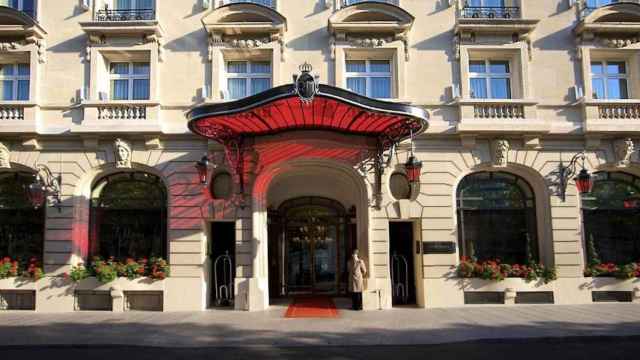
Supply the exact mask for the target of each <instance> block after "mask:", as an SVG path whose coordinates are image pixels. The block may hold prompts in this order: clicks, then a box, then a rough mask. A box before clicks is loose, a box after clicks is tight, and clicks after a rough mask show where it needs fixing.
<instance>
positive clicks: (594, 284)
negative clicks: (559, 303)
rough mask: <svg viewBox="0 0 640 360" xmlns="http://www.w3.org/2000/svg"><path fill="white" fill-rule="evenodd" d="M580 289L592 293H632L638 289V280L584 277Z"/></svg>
mask: <svg viewBox="0 0 640 360" xmlns="http://www.w3.org/2000/svg"><path fill="white" fill-rule="evenodd" d="M584 280H585V282H584V283H583V284H582V285H581V287H583V288H586V289H590V290H593V291H633V290H634V289H635V288H640V278H633V279H624V280H623V279H618V278H615V277H585V278H584Z"/></svg>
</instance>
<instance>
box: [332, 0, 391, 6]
mask: <svg viewBox="0 0 640 360" xmlns="http://www.w3.org/2000/svg"><path fill="white" fill-rule="evenodd" d="M362 2H381V3H387V4H391V5H398V2H397V0H342V7H345V6H349V5H354V4H358V3H362Z"/></svg>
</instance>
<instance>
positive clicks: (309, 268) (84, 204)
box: [0, 0, 640, 312]
mask: <svg viewBox="0 0 640 360" xmlns="http://www.w3.org/2000/svg"><path fill="white" fill-rule="evenodd" d="M0 4H1V5H4V6H1V7H0V80H1V83H0V84H1V85H2V89H1V90H2V91H1V93H0V95H1V96H2V99H1V101H0V257H3V256H8V257H11V258H12V259H16V260H20V261H21V265H22V266H26V263H27V262H28V260H27V259H30V258H35V259H36V261H37V262H39V263H41V264H42V266H43V269H44V277H42V278H41V279H39V280H37V281H32V280H30V279H27V278H23V277H10V278H7V279H3V280H0V308H3V309H9V310H11V309H31V310H36V311H40V312H71V311H77V310H107V311H108V310H111V311H127V310H163V311H199V310H205V309H207V308H209V307H212V306H217V305H229V306H233V307H235V309H236V310H249V311H259V310H265V309H267V308H268V307H269V304H270V303H272V302H273V301H275V299H278V298H287V297H291V296H296V295H299V294H323V295H324V294H329V295H335V296H340V295H344V294H346V285H347V278H346V261H347V260H348V258H349V255H350V253H351V252H352V251H353V250H354V249H356V248H357V249H358V250H359V253H360V256H361V257H362V258H363V259H364V260H365V262H366V265H367V268H368V272H369V274H370V277H369V278H368V280H367V287H366V290H365V292H364V294H363V297H364V307H365V309H366V310H373V309H382V310H384V309H390V308H391V307H393V306H394V305H397V304H415V305H416V306H417V307H420V308H426V309H429V308H437V307H451V306H465V304H479V303H493V304H504V306H508V305H512V304H519V303H555V304H585V303H591V302H598V301H633V302H635V301H640V283H638V282H637V280H636V277H635V276H638V275H640V271H638V272H636V273H635V274H634V271H635V270H633V269H635V268H633V266H634V265H633V264H634V263H636V262H638V260H640V211H639V210H638V209H639V208H640V163H639V161H640V159H639V158H638V152H637V149H636V148H637V147H638V141H639V140H640V136H639V134H640V4H637V3H633V2H615V1H607V0H593V1H592V0H537V1H528V0H388V1H357V0H253V1H248V0H247V1H229V0H180V1H172V0H155V1H154V0H55V1H54V0H40V1H38V0H5V1H0ZM583 170H584V171H583ZM585 174H586V176H587V177H586V178H585V177H584V175H585ZM591 187H592V189H591V190H592V191H590V192H589V191H588V190H590V189H589V188H591ZM581 193H584V194H581ZM43 196H44V198H43ZM94 256H102V257H103V258H108V257H111V256H113V257H115V258H118V259H125V258H134V259H139V258H147V257H148V258H150V257H162V258H165V259H166V260H167V261H168V262H169V264H170V268H171V274H170V276H169V277H168V278H166V279H164V280H153V281H152V280H150V279H147V278H138V279H135V280H128V279H126V278H118V279H116V280H115V281H112V282H109V283H106V284H105V283H101V282H99V281H97V280H95V278H92V277H90V278H87V279H84V280H82V281H79V282H77V283H76V282H72V281H71V280H70V279H69V277H68V276H65V274H69V273H70V272H71V270H72V267H73V266H76V265H77V264H79V263H88V262H89V261H91V259H92V258H93V257H94ZM461 259H464V260H465V261H470V260H466V259H476V260H478V261H479V262H482V261H493V260H500V261H501V263H503V264H509V265H516V264H520V265H529V266H534V264H542V265H541V266H542V267H543V268H545V269H547V270H548V271H550V270H549V269H555V272H556V276H555V277H554V276H547V280H549V281H543V280H542V279H536V280H530V281H527V279H523V278H522V276H520V277H518V276H516V277H509V278H507V279H505V280H503V281H495V280H490V279H482V278H481V275H480V274H479V273H481V272H482V270H478V271H475V272H473V271H472V273H473V274H470V275H469V276H464V277H463V276H461V272H460V271H457V267H458V266H459V265H460V262H461V261H462V260H461ZM598 263H600V264H608V263H612V264H616V265H618V267H619V268H620V269H622V268H625V266H626V267H627V270H628V269H629V267H632V270H630V271H626V274H628V276H627V277H628V278H627V279H621V278H620V277H622V276H618V277H593V276H590V275H593V272H592V271H591V272H590V269H591V270H592V269H593V267H594V266H596V265H597V264H598ZM485 265H486V264H485ZM486 266H488V265H486ZM535 267H540V266H539V265H535ZM476 270H477V269H476ZM622 272H623V271H622V270H618V273H622ZM474 274H475V275H474Z"/></svg>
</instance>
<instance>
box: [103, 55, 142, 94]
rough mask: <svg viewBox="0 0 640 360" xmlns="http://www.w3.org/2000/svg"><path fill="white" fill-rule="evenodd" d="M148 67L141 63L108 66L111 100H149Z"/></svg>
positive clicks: (115, 63)
mask: <svg viewBox="0 0 640 360" xmlns="http://www.w3.org/2000/svg"><path fill="white" fill-rule="evenodd" d="M150 74H151V72H150V67H149V63H143V62H135V63H133V62H132V63H129V62H112V63H111V64H109V76H110V84H111V100H149V98H150V95H151V94H150Z"/></svg>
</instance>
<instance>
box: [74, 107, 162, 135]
mask: <svg viewBox="0 0 640 360" xmlns="http://www.w3.org/2000/svg"><path fill="white" fill-rule="evenodd" d="M82 105H83V107H84V118H83V119H84V120H83V121H82V124H80V125H74V126H73V128H72V132H73V133H94V132H113V133H122V132H150V133H157V132H160V131H161V129H160V119H159V113H160V104H159V103H157V102H154V101H146V100H145V101H87V102H84V103H83V104H82Z"/></svg>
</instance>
